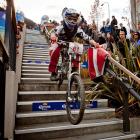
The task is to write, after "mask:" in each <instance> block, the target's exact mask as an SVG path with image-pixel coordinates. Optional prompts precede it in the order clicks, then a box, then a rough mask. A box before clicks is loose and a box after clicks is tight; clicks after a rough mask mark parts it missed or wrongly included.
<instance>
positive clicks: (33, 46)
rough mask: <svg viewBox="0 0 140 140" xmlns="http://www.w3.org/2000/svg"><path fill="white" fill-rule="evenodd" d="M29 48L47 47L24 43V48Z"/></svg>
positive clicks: (45, 46) (46, 47) (46, 46)
mask: <svg viewBox="0 0 140 140" xmlns="http://www.w3.org/2000/svg"><path fill="white" fill-rule="evenodd" d="M30 48H45V49H48V45H37V44H24V49H30Z"/></svg>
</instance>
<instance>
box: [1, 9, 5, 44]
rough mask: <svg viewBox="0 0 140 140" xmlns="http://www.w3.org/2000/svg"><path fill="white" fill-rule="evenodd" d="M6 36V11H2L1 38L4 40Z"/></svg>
mask: <svg viewBox="0 0 140 140" xmlns="http://www.w3.org/2000/svg"><path fill="white" fill-rule="evenodd" d="M4 36H5V11H0V39H1V40H2V42H4Z"/></svg>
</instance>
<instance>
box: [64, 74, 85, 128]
mask: <svg viewBox="0 0 140 140" xmlns="http://www.w3.org/2000/svg"><path fill="white" fill-rule="evenodd" d="M69 86H70V87H69V89H70V90H69V91H67V94H66V110H67V116H68V120H69V121H70V122H71V123H72V124H74V125H76V124H78V123H80V122H81V120H82V118H83V115H84V110H85V90H84V85H83V82H82V80H81V78H80V76H79V75H76V74H74V75H72V76H71V78H70V83H69Z"/></svg>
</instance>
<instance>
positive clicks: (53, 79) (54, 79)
mask: <svg viewBox="0 0 140 140" xmlns="http://www.w3.org/2000/svg"><path fill="white" fill-rule="evenodd" d="M50 80H51V81H58V80H59V77H58V75H57V74H56V73H53V72H52V74H51V77H50Z"/></svg>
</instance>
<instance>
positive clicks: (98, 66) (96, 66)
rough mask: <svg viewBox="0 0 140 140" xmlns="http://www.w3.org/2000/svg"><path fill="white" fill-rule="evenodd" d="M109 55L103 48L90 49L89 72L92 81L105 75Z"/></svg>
mask: <svg viewBox="0 0 140 140" xmlns="http://www.w3.org/2000/svg"><path fill="white" fill-rule="evenodd" d="M107 55H109V53H108V52H107V51H106V50H105V49H103V48H89V49H88V70H89V75H90V78H91V79H92V80H93V79H94V78H96V77H99V76H101V75H103V73H104V67H105V60H106V58H107Z"/></svg>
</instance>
